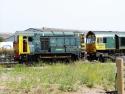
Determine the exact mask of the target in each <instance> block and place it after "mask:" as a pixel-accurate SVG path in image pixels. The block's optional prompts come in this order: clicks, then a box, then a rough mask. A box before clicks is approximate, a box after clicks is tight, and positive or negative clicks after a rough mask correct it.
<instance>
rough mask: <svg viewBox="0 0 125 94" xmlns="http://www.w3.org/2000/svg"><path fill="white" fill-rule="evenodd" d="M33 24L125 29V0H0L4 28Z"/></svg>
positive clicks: (0, 25)
mask: <svg viewBox="0 0 125 94" xmlns="http://www.w3.org/2000/svg"><path fill="white" fill-rule="evenodd" d="M31 27H32V28H42V27H50V28H63V29H76V30H113V31H117V30H118V31H125V0H0V32H15V31H21V30H25V29H28V28H31Z"/></svg>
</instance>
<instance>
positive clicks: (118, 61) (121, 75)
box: [116, 58, 125, 94]
mask: <svg viewBox="0 0 125 94" xmlns="http://www.w3.org/2000/svg"><path fill="white" fill-rule="evenodd" d="M116 66H117V89H118V94H125V92H124V70H123V69H124V64H123V59H122V58H117V59H116Z"/></svg>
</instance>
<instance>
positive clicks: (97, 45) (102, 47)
mask: <svg viewBox="0 0 125 94" xmlns="http://www.w3.org/2000/svg"><path fill="white" fill-rule="evenodd" d="M96 50H106V48H105V43H96Z"/></svg>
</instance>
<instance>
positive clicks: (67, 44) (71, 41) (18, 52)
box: [14, 28, 81, 62]
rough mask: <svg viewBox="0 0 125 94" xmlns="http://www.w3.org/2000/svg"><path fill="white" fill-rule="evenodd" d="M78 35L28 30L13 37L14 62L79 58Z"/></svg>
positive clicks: (55, 31) (74, 33)
mask: <svg viewBox="0 0 125 94" xmlns="http://www.w3.org/2000/svg"><path fill="white" fill-rule="evenodd" d="M80 42H81V41H80V37H79V33H78V32H75V31H59V30H50V29H47V30H44V29H42V30H41V29H33V28H30V29H28V30H25V31H19V32H16V33H15V35H14V53H15V60H18V61H21V62H22V61H25V62H26V61H39V60H43V59H67V60H69V59H72V60H76V59H78V58H80V57H81V48H80V47H81V44H80Z"/></svg>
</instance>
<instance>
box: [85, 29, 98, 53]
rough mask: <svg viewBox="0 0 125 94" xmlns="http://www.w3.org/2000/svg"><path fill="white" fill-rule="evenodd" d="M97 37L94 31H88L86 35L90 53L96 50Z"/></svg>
mask: <svg viewBox="0 0 125 94" xmlns="http://www.w3.org/2000/svg"><path fill="white" fill-rule="evenodd" d="M95 42H96V37H95V34H94V33H93V32H91V31H90V32H88V34H87V35H86V51H87V53H89V54H92V53H95V52H96V45H95Z"/></svg>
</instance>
